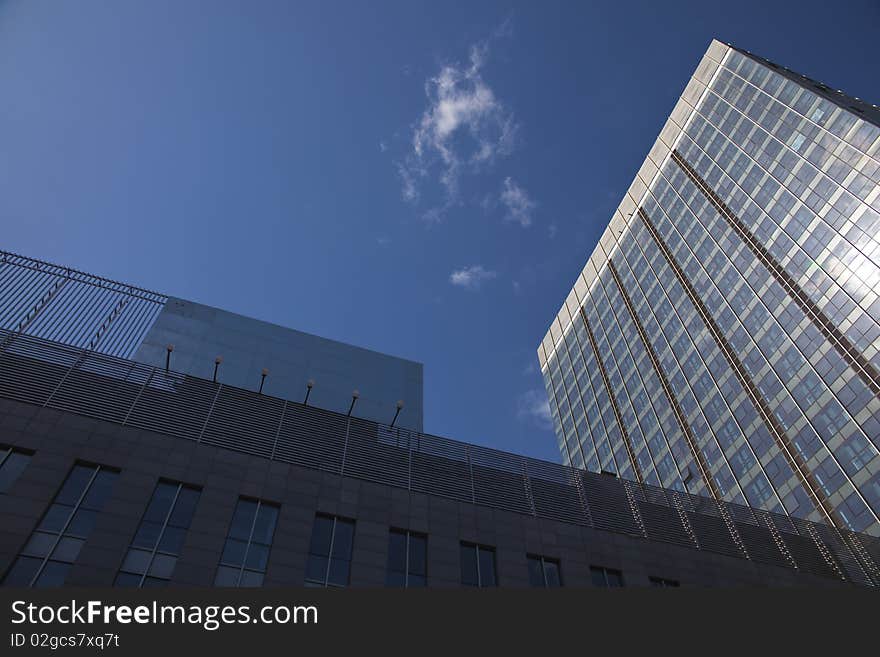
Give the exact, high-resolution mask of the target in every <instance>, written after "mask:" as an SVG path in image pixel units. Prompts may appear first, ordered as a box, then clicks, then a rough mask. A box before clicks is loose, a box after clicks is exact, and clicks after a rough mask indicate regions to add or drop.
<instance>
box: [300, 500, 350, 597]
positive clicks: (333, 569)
mask: <svg viewBox="0 0 880 657" xmlns="http://www.w3.org/2000/svg"><path fill="white" fill-rule="evenodd" d="M353 543H354V521H353V520H346V519H344V518H337V517H336V516H328V515H324V514H318V515H317V516H315V524H314V527H313V528H312V541H311V544H310V547H309V555H308V558H307V560H306V578H305V583H306V586H348V577H349V571H350V570H351V550H352V545H353Z"/></svg>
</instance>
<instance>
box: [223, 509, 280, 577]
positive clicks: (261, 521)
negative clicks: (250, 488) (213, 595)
mask: <svg viewBox="0 0 880 657" xmlns="http://www.w3.org/2000/svg"><path fill="white" fill-rule="evenodd" d="M277 521H278V507H277V506H276V505H274V504H269V503H267V502H262V501H260V500H249V499H247V498H244V497H242V498H239V500H238V505H237V506H236V507H235V513H234V514H233V516H232V524H231V525H229V534H228V535H227V536H226V543H225V544H224V546H223V555H222V556H221V557H220V567H219V568H217V576H216V577H215V578H214V586H261V585H262V584H263V575H265V573H266V564H267V563H268V562H269V550H270V549H271V547H272V537H273V536H274V535H275V524H276V522H277Z"/></svg>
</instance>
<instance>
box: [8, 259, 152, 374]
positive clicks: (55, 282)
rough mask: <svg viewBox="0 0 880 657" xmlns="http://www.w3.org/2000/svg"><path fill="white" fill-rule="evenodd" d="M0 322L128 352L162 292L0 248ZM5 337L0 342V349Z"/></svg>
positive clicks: (15, 329) (17, 331) (22, 331)
mask: <svg viewBox="0 0 880 657" xmlns="http://www.w3.org/2000/svg"><path fill="white" fill-rule="evenodd" d="M0 299H2V300H3V306H2V307H0V328H2V329H6V330H7V331H10V332H11V333H12V336H11V337H8V338H7V339H10V340H11V339H15V337H16V336H17V335H33V336H36V337H40V338H46V339H48V340H52V341H55V342H62V343H64V344H69V345H73V346H74V347H80V348H86V349H89V350H91V351H97V352H101V353H105V354H109V355H111V356H119V357H121V358H130V357H131V356H133V355H134V353H135V351H136V350H137V348H138V346H139V345H140V343H141V341H142V340H143V338H144V336H145V335H146V333H147V331H149V330H150V327H151V326H152V325H153V322H154V321H155V319H156V317H157V316H158V315H159V312H160V311H161V310H162V308H163V307H164V305H165V303H166V301H167V300H168V297H166V296H165V295H162V294H159V293H157V292H151V291H150V290H144V289H142V288H138V287H134V286H131V285H127V284H125V283H119V282H117V281H112V280H110V279H107V278H101V277H99V276H94V275H92V274H87V273H85V272H81V271H78V270H76V269H71V268H69V267H62V266H60V265H53V264H52V263H49V262H43V261H42V260H35V259H33V258H28V257H26V256H21V255H17V254H15V253H10V252H8V251H0ZM5 346H6V340H4V341H2V342H0V351H2V350H3V349H4V348H5Z"/></svg>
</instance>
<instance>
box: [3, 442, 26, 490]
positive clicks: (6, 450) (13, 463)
mask: <svg viewBox="0 0 880 657" xmlns="http://www.w3.org/2000/svg"><path fill="white" fill-rule="evenodd" d="M30 461H31V455H30V453H28V452H24V451H21V450H18V449H14V448H12V447H6V446H0V494H3V493H5V492H6V491H8V490H9V489H10V488H11V487H12V484H14V483H15V480H16V479H18V476H19V475H20V474H21V473H22V472H24V469H25V468H26V467H27V464H28V463H30Z"/></svg>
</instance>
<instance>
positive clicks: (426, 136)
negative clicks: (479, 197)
mask: <svg viewBox="0 0 880 657" xmlns="http://www.w3.org/2000/svg"><path fill="white" fill-rule="evenodd" d="M504 26H505V29H504V30H501V31H496V32H495V33H493V35H492V38H497V37H500V36H506V35H508V34H509V26H508V24H507V23H505V24H504ZM488 54H489V41H488V40H486V41H482V42H480V43H478V44H476V45H474V46H472V47H471V51H470V58H469V61H468V63H467V64H465V65H461V64H447V65H445V66H443V67H441V69H440V71H439V72H438V73H437V75H435V76H433V77H430V78H428V80H427V81H426V82H425V96H426V97H427V100H428V106H427V108H426V109H425V110H424V111H423V113H422V116H421V118H420V119H419V120H418V121H417V122H416V123H415V124H414V125H413V132H412V139H411V151H410V152H408V153H407V155H406V156H405V158H404V160H403V162H402V163H399V164H398V173H399V175H400V178H401V183H402V195H403V198H404V199H405V200H407V201H410V202H417V201H418V200H419V196H420V184H421V182H422V181H423V180H425V179H434V178H436V181H437V182H438V183H439V184H440V185H441V186H442V188H443V190H444V191H445V202H444V203H443V205H442V208H443V209H448V208H449V207H450V206H451V205H452V204H453V203H456V202H457V201H458V199H459V178H460V177H461V175H462V174H463V173H464V172H467V171H476V170H478V169H479V168H480V167H481V166H483V165H486V164H491V163H492V162H493V161H494V160H495V159H496V158H498V157H500V156H504V155H507V154H509V153H510V152H511V150H512V149H513V145H514V140H515V134H516V129H517V125H516V121H515V119H514V115H513V113H512V112H511V111H510V110H509V109H508V108H507V107H506V106H505V105H504V103H502V102H501V100H500V99H499V98H498V97H497V95H496V94H495V92H494V90H493V89H492V88H491V87H490V86H489V84H488V83H487V82H486V80H485V79H484V77H483V68H484V66H485V63H486V58H487V57H488Z"/></svg>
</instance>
